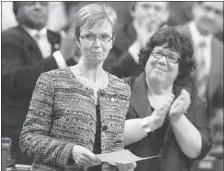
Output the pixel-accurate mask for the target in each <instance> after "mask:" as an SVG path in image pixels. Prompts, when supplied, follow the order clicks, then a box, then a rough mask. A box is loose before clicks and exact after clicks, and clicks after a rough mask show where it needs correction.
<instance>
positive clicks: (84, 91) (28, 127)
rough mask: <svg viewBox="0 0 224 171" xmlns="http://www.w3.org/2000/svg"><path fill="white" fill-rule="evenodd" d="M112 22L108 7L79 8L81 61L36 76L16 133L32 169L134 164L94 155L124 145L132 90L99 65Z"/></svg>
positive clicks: (127, 170)
mask: <svg viewBox="0 0 224 171" xmlns="http://www.w3.org/2000/svg"><path fill="white" fill-rule="evenodd" d="M116 23H117V15H116V13H115V11H114V9H112V8H111V7H108V6H106V5H102V4H90V5H87V6H84V7H83V8H81V9H80V10H79V11H78V12H77V16H76V21H75V24H76V26H75V36H76V38H77V40H78V42H77V43H78V45H79V47H80V49H81V53H82V56H81V58H80V61H79V63H78V64H77V65H75V66H73V67H69V68H65V69H58V70H52V71H50V72H46V73H43V74H42V75H41V76H40V77H39V79H38V81H37V83H36V87H35V89H34V92H33V96H32V100H31V103H30V108H29V111H28V114H27V118H26V121H25V123H24V125H23V130H22V133H21V136H20V147H21V149H22V151H23V152H25V153H26V154H28V155H30V156H33V157H34V163H33V166H32V170H51V171H52V170H55V171H57V170H58V171H61V170H73V171H74V170H75V171H84V170H85V171H86V170H88V171H117V169H118V170H119V171H133V170H134V168H135V166H136V164H135V163H130V164H127V165H121V164H117V165H116V166H113V165H110V164H108V163H101V162H100V160H99V159H98V158H97V157H96V155H95V154H99V153H108V152H114V151H117V150H121V149H123V148H124V143H123V131H124V122H125V117H126V113H127V109H128V105H129V97H130V88H129V86H128V85H127V84H126V83H124V82H123V81H122V80H120V79H118V78H117V77H115V76H113V75H110V74H109V73H107V72H105V71H104V70H103V68H102V65H103V62H104V60H105V59H106V57H107V55H108V53H109V51H110V49H111V48H112V46H113V42H114V39H115V34H114V33H115V28H116ZM92 166H93V167H92Z"/></svg>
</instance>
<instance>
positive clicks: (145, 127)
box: [140, 118, 152, 134]
mask: <svg viewBox="0 0 224 171" xmlns="http://www.w3.org/2000/svg"><path fill="white" fill-rule="evenodd" d="M140 123H141V125H142V128H143V129H144V131H145V133H146V134H148V133H149V132H152V129H151V128H150V126H149V124H148V122H147V119H146V118H143V119H141V122H140Z"/></svg>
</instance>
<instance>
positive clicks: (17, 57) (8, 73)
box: [2, 36, 58, 94]
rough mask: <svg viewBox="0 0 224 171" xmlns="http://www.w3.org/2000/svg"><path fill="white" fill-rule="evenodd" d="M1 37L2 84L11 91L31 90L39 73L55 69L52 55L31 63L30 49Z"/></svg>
mask: <svg viewBox="0 0 224 171" xmlns="http://www.w3.org/2000/svg"><path fill="white" fill-rule="evenodd" d="M11 39H12V38H9V37H8V38H6V36H3V37H2V85H3V86H5V87H8V88H9V89H10V91H11V92H12V93H14V92H16V93H21V94H23V93H25V92H31V93H32V91H33V88H34V86H35V83H36V81H37V78H38V77H39V76H40V74H41V73H43V72H46V71H49V70H52V69H57V68H58V66H57V63H56V61H55V59H54V57H53V56H51V57H49V58H46V59H43V60H41V61H38V63H32V62H31V61H32V60H27V59H28V58H32V56H31V50H32V49H30V50H29V49H24V47H23V45H20V43H21V44H22V42H19V41H18V42H16V41H13V40H11Z"/></svg>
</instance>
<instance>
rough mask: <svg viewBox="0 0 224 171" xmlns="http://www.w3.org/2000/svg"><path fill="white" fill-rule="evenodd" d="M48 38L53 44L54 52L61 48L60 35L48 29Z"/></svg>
mask: <svg viewBox="0 0 224 171" xmlns="http://www.w3.org/2000/svg"><path fill="white" fill-rule="evenodd" d="M47 38H48V41H49V43H50V44H51V49H52V53H53V52H54V51H56V50H58V49H59V48H60V44H59V43H60V39H61V38H60V35H59V34H57V33H55V32H52V31H50V30H47Z"/></svg>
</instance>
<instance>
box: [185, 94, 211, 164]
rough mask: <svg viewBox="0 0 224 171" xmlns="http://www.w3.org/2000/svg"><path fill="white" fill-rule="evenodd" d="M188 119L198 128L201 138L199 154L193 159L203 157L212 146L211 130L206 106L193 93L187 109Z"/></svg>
mask: <svg viewBox="0 0 224 171" xmlns="http://www.w3.org/2000/svg"><path fill="white" fill-rule="evenodd" d="M187 117H188V119H189V120H190V121H191V122H192V124H193V125H194V126H195V127H196V128H197V129H198V131H199V132H200V134H201V138H202V149H201V152H200V154H199V156H198V157H197V158H196V159H193V160H200V159H203V158H204V157H205V156H206V155H207V154H208V152H209V150H210V149H211V147H212V137H211V131H210V129H209V119H208V115H207V106H206V104H205V103H204V102H202V100H201V99H200V98H199V97H197V96H196V95H193V100H192V104H191V106H190V108H189V110H188V114H187Z"/></svg>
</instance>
